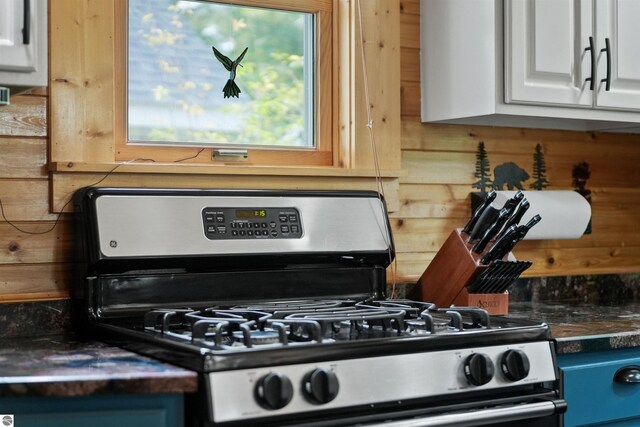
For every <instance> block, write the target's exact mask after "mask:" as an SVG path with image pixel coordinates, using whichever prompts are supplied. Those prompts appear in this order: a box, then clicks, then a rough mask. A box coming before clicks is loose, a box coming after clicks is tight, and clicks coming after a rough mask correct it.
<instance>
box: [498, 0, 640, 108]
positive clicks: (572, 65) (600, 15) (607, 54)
mask: <svg viewBox="0 0 640 427" xmlns="http://www.w3.org/2000/svg"><path fill="white" fill-rule="evenodd" d="M639 17H640V2H638V1H637V0H579V1H572V0H561V1H558V0H509V1H507V2H506V3H505V30H504V34H505V40H504V42H505V66H506V72H505V102H507V103H510V102H514V103H533V104H546V105H567V106H575V107H588V108H613V109H628V110H636V111H640V55H639V54H638V46H640V45H639V44H638V43H640V27H639V26H638V24H637V20H638V18H639Z"/></svg>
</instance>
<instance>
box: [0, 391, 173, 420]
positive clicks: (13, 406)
mask: <svg viewBox="0 0 640 427" xmlns="http://www.w3.org/2000/svg"><path fill="white" fill-rule="evenodd" d="M0 414H13V415H14V424H15V426H16V427H87V426H90V427H112V426H116V427H143V426H154V427H181V426H184V398H183V395H182V394H179V393H176V394H145V395H142V394H140V395H130V394H129V395H126V394H125V395H109V396H82V397H0Z"/></svg>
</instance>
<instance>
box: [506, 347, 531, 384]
mask: <svg viewBox="0 0 640 427" xmlns="http://www.w3.org/2000/svg"><path fill="white" fill-rule="evenodd" d="M529 367H530V365H529V358H528V357H527V355H526V354H524V352H523V351H521V350H507V351H505V352H504V354H503V355H502V357H501V358H500V369H501V370H502V373H503V374H504V376H505V377H507V378H508V379H509V380H511V381H520V380H522V379H524V378H526V377H527V375H529Z"/></svg>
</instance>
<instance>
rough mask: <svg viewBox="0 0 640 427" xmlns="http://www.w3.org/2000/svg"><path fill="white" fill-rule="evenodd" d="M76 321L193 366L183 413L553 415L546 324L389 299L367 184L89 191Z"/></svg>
mask: <svg viewBox="0 0 640 427" xmlns="http://www.w3.org/2000/svg"><path fill="white" fill-rule="evenodd" d="M74 203H75V210H76V212H77V214H76V219H77V236H78V248H79V250H78V253H79V267H80V268H79V269H78V271H79V272H78V279H77V286H76V289H75V295H74V300H75V302H76V307H77V310H76V317H75V324H76V325H77V326H78V329H79V330H82V331H83V333H85V334H87V335H88V336H90V337H92V338H100V339H103V340H106V341H109V342H111V343H115V344H118V345H121V346H123V347H125V348H128V349H131V350H134V351H137V352H140V353H143V354H147V355H149V356H152V357H155V358H158V359H161V360H164V361H168V362H171V363H173V364H176V365H180V366H183V367H186V368H190V369H194V370H196V371H198V372H199V373H200V375H199V378H200V381H199V390H198V392H197V393H196V394H194V395H193V396H189V397H188V400H187V414H186V418H187V420H188V422H189V423H190V424H191V425H194V426H205V425H215V426H218V425H221V426H236V425H243V426H244V425H262V426H269V425H314V426H342V425H362V426H377V425H384V426H387V427H389V426H394V427H395V426H476V425H492V426H499V425H518V426H533V425H536V426H538V425H539V426H543V425H544V426H550V425H560V424H561V420H560V418H561V416H560V415H559V414H561V413H562V412H564V410H565V408H566V404H565V402H564V400H563V399H562V396H561V385H560V380H559V375H558V368H557V364H556V361H555V351H554V343H553V340H552V339H551V336H550V332H549V328H548V327H547V325H545V324H543V323H539V322H535V321H525V320H518V319H509V318H504V317H492V316H489V315H488V314H487V313H486V312H485V311H483V310H480V309H473V308H468V307H444V308H438V307H435V306H434V305H433V304H430V303H427V302H419V301H410V300H397V299H396V300H394V299H388V298H387V297H386V294H385V293H386V268H387V267H388V266H389V264H390V262H391V261H392V260H393V257H394V246H393V241H392V237H391V229H390V227H389V221H388V217H387V212H386V208H385V204H384V200H383V199H382V198H381V197H380V196H379V195H378V194H377V193H375V192H361V191H360V192H355V191H339V192H338V191H241V190H196V189H190V190H176V189H124V188H87V189H83V190H81V191H79V192H78V193H77V194H76V197H75V200H74Z"/></svg>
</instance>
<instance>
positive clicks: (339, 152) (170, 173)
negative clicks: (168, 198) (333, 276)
mask: <svg viewBox="0 0 640 427" xmlns="http://www.w3.org/2000/svg"><path fill="white" fill-rule="evenodd" d="M120 1H122V0H111V1H108V0H104V1H102V0H100V1H95V0H49V5H50V7H49V87H48V94H49V96H48V107H47V115H48V117H47V121H48V127H49V129H48V130H49V138H48V139H49V151H48V170H49V178H50V186H51V211H52V212H63V211H72V210H73V203H70V200H71V197H72V195H73V193H74V192H75V191H76V190H77V189H78V188H81V187H85V186H95V185H99V186H114V187H133V186H135V187H175V188H250V189H262V188H271V189H273V188H277V189H317V190H320V189H351V190H357V189H360V190H372V189H376V188H377V184H376V182H377V180H374V179H373V178H374V177H375V176H381V177H382V179H381V182H382V185H383V186H384V187H385V189H386V190H385V197H386V201H387V207H388V209H389V210H390V211H394V210H396V209H398V207H399V206H400V195H399V191H398V190H399V183H400V178H399V177H400V176H403V174H404V172H403V171H402V164H401V160H402V156H401V151H400V145H401V130H402V124H401V119H400V109H401V106H400V93H401V88H400V37H401V28H400V3H399V0H363V1H362V2H357V1H356V0H323V1H324V2H325V3H331V4H332V5H333V17H332V19H333V21H332V29H333V34H332V38H333V40H334V43H335V45H337V46H338V50H337V51H336V50H335V49H334V51H333V58H332V63H331V64H325V65H326V66H327V67H329V70H328V71H327V72H331V73H332V79H333V80H332V81H333V90H334V92H332V93H331V101H330V102H331V105H332V108H333V109H332V112H333V116H334V119H333V120H334V123H332V127H331V128H330V129H328V130H327V131H326V132H330V133H331V135H332V138H333V139H332V141H333V145H334V146H333V152H332V157H333V164H332V165H330V166H313V165H300V164H293V165H292V164H288V165H273V166H272V165H259V164H252V163H251V162H237V163H232V162H213V161H211V162H209V163H197V164H194V163H189V164H186V163H183V162H180V163H176V162H173V163H161V162H150V161H145V160H139V161H136V162H125V161H117V160H116V148H115V145H116V143H115V141H116V139H117V138H116V133H117V130H116V126H115V122H116V120H117V117H116V114H117V112H116V104H115V102H114V101H115V97H116V90H115V88H116V87H118V85H121V84H123V83H124V82H122V81H118V78H117V74H116V73H115V72H114V68H115V66H114V64H115V62H116V61H117V58H116V57H117V55H118V52H116V49H115V43H114V33H115V32H116V31H117V30H118V29H120V30H122V29H123V28H120V27H122V26H124V25H125V24H124V23H122V22H119V20H117V19H115V15H114V7H115V6H114V5H115V4H116V3H117V2H120ZM254 1H255V3H252V4H256V5H259V4H266V5H268V4H271V0H252V2H254ZM289 1H290V2H291V3H298V2H299V3H304V4H307V1H308V0H289ZM313 1H317V0H313ZM358 6H360V7H361V8H362V16H361V20H360V16H359V9H360V7H358ZM360 23H362V26H363V30H362V33H361V32H360V28H359V27H360ZM361 34H364V35H365V40H361V38H362V36H361ZM363 41H364V43H363ZM362 48H364V57H366V63H367V64H368V68H369V69H370V70H373V71H371V72H370V73H369V76H368V82H369V84H368V88H369V91H368V92H369V95H370V97H369V99H370V103H369V106H370V107H371V108H370V114H371V115H370V116H369V111H367V108H368V106H367V103H366V102H365V101H364V100H365V97H364V79H363V68H362V56H363V55H362V53H363V49H362ZM323 72H324V71H322V70H321V74H322V73H323ZM336 117H337V118H336ZM369 120H371V123H372V124H373V126H369V125H368V124H369V123H370V122H369ZM374 139H375V141H377V144H376V147H377V148H376V150H375V152H377V159H378V162H376V161H375V159H376V157H374V154H373V153H374V150H373V149H372V145H373V144H372V141H373V140H374ZM194 154H195V153H194ZM202 156H206V157H210V155H209V153H206V154H204V153H203V154H201V157H202ZM172 160H173V159H172Z"/></svg>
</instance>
